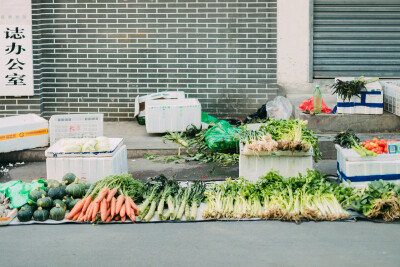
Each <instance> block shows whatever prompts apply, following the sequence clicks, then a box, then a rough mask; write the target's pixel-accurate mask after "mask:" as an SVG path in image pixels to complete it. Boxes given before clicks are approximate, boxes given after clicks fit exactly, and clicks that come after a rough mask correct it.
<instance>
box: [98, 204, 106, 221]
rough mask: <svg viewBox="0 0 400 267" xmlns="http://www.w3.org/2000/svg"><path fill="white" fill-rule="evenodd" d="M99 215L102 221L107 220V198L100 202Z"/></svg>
mask: <svg viewBox="0 0 400 267" xmlns="http://www.w3.org/2000/svg"><path fill="white" fill-rule="evenodd" d="M100 215H101V220H102V221H103V222H104V221H106V220H107V216H106V215H107V200H106V199H105V198H103V200H102V201H101V203H100Z"/></svg>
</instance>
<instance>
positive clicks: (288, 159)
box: [239, 144, 313, 181]
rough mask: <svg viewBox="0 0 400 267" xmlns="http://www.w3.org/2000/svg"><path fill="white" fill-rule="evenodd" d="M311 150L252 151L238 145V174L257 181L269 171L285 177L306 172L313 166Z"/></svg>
mask: <svg viewBox="0 0 400 267" xmlns="http://www.w3.org/2000/svg"><path fill="white" fill-rule="evenodd" d="M312 155H313V152H312V151H311V150H310V151H308V152H291V151H277V152H270V153H269V152H254V151H245V150H244V146H243V144H241V145H240V155H239V176H240V177H243V178H245V179H247V180H250V181H257V180H258V178H259V177H261V176H265V175H266V174H267V173H268V172H269V171H271V170H274V171H278V172H279V174H280V175H281V176H283V177H285V178H288V177H296V176H298V175H299V173H301V174H306V173H307V169H310V170H311V169H312V168H313V159H312Z"/></svg>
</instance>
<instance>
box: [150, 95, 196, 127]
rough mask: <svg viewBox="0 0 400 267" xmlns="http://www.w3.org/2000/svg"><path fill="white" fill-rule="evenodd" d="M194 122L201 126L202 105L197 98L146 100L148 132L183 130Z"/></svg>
mask: <svg viewBox="0 0 400 267" xmlns="http://www.w3.org/2000/svg"><path fill="white" fill-rule="evenodd" d="M192 124H193V125H195V126H196V127H198V128H200V126H201V105H200V103H199V101H198V100H197V99H194V98H185V99H168V100H148V101H146V131H147V132H148V133H165V132H168V131H169V132H183V131H186V128H187V127H188V126H190V125H192Z"/></svg>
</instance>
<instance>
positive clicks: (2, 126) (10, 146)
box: [0, 114, 49, 153]
mask: <svg viewBox="0 0 400 267" xmlns="http://www.w3.org/2000/svg"><path fill="white" fill-rule="evenodd" d="M48 128H49V127H48V123H47V120H45V119H43V118H41V117H39V116H38V115H36V114H26V115H19V116H11V117H5V118H0V153H4V152H10V151H18V150H24V149H30V148H35V147H44V146H47V145H48V144H49V134H48Z"/></svg>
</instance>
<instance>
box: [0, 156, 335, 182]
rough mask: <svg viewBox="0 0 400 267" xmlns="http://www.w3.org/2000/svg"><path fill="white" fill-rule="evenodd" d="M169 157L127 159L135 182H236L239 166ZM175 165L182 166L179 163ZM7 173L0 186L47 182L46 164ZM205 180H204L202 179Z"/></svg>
mask: <svg viewBox="0 0 400 267" xmlns="http://www.w3.org/2000/svg"><path fill="white" fill-rule="evenodd" d="M171 158H173V157H170V156H160V157H157V158H156V159H155V160H148V159H145V158H136V159H128V172H129V173H131V174H132V176H133V177H134V178H137V179H146V178H147V177H152V176H156V175H159V174H164V175H166V176H167V177H172V176H175V177H176V179H178V180H198V179H199V180H203V181H215V180H225V179H226V178H227V177H232V178H237V177H238V176H239V166H238V165H233V166H227V167H221V166H218V165H217V164H216V163H212V162H211V163H206V164H204V163H199V162H196V161H193V162H187V163H179V164H176V163H174V162H170V163H165V160H166V159H171ZM175 162H182V160H177V161H175ZM8 168H9V171H8V172H7V173H2V172H0V183H4V182H7V181H9V180H22V181H24V182H31V181H32V179H46V177H47V175H46V162H44V161H42V162H27V163H25V164H24V165H19V166H15V167H8ZM314 168H315V169H316V170H318V171H320V172H322V173H325V174H327V175H336V161H335V160H322V161H319V162H318V163H317V164H314ZM203 176H204V177H203Z"/></svg>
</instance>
